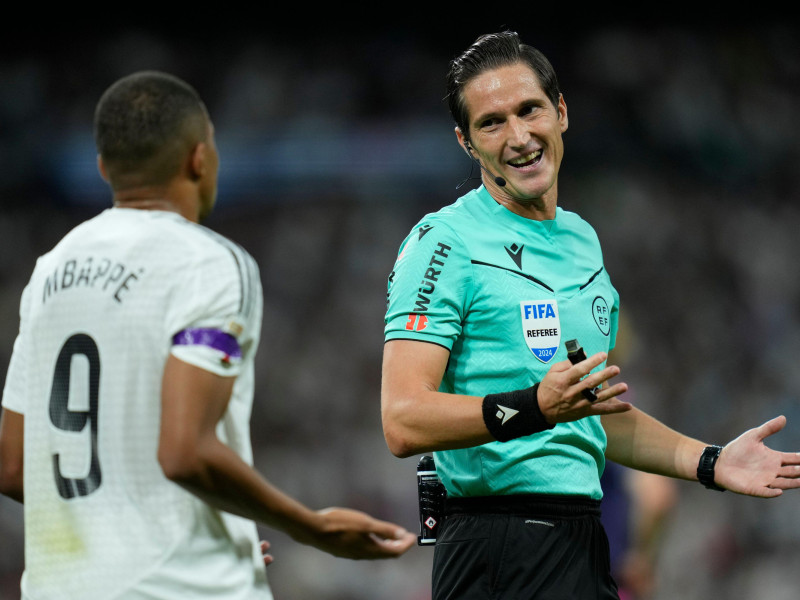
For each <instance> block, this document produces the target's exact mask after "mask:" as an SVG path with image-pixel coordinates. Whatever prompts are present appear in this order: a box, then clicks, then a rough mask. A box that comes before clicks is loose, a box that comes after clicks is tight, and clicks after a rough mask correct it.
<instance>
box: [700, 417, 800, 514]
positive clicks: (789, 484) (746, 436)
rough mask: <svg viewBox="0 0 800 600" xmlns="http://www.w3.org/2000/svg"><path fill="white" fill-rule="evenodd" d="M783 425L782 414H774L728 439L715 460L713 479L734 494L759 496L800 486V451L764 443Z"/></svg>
mask: <svg viewBox="0 0 800 600" xmlns="http://www.w3.org/2000/svg"><path fill="white" fill-rule="evenodd" d="M785 426H786V417H784V416H780V417H775V418H774V419H771V420H769V421H767V422H766V423H764V424H763V425H761V426H760V427H755V428H753V429H750V430H748V431H745V432H744V433H743V434H742V435H740V436H739V437H737V438H736V439H735V440H733V441H732V442H730V443H729V444H728V445H727V446H725V447H724V448H723V449H722V453H721V454H720V456H719V459H718V460H717V464H716V467H715V469H714V482H715V483H716V484H717V485H718V486H720V487H723V488H725V489H728V490H731V491H732V492H736V493H737V494H745V495H747V496H759V497H761V498H774V497H776V496H780V495H781V494H782V493H783V490H790V489H794V488H800V453H797V452H778V451H776V450H772V449H771V448H768V447H767V446H766V445H765V444H764V440H765V439H766V438H767V437H769V436H771V435H773V434H775V433H778V432H779V431H780V430H781V429H783V428H784V427H785Z"/></svg>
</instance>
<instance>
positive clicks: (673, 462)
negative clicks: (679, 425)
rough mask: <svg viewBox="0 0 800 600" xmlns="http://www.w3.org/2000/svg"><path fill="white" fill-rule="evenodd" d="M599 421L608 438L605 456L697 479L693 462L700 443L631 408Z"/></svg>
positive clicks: (635, 467)
mask: <svg viewBox="0 0 800 600" xmlns="http://www.w3.org/2000/svg"><path fill="white" fill-rule="evenodd" d="M602 423H603V428H604V429H605V432H606V436H607V437H608V444H607V447H606V458H607V459H609V460H612V461H614V462H616V463H619V464H621V465H624V466H626V467H630V468H632V469H637V470H640V471H647V472H648V473H656V474H658V475H665V476H668V477H676V478H679V479H686V480H691V481H696V480H697V464H698V461H699V459H700V454H701V453H702V451H703V448H705V446H706V444H704V443H703V442H701V441H698V440H695V439H692V438H690V437H687V436H685V435H683V434H681V433H678V432H677V431H675V430H674V429H671V428H670V427H667V426H666V425H664V424H663V423H661V422H660V421H658V420H657V419H654V418H653V417H651V416H650V415H648V414H646V413H644V412H642V411H641V410H639V409H635V408H634V409H632V410H630V411H628V412H625V413H619V414H614V415H605V416H603V417H602Z"/></svg>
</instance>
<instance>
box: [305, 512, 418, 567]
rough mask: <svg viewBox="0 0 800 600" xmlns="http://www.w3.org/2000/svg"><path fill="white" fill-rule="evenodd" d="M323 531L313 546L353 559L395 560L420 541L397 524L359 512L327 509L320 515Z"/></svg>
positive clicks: (314, 537)
mask: <svg viewBox="0 0 800 600" xmlns="http://www.w3.org/2000/svg"><path fill="white" fill-rule="evenodd" d="M317 515H318V516H319V517H321V527H320V528H319V530H318V531H316V532H315V534H314V536H313V538H312V539H311V540H304V541H306V542H307V543H309V544H310V545H312V546H314V547H316V548H319V549H320V550H323V551H324V552H328V553H329V554H333V555H334V556H339V557H341V558H351V559H355V560H358V559H378V558H396V557H398V556H400V555H401V554H403V553H405V552H406V550H408V549H409V548H410V547H411V546H412V544H414V543H415V542H416V541H417V538H416V536H415V535H414V534H413V533H411V532H409V531H406V530H405V529H404V528H402V527H400V526H399V525H395V524H394V523H389V522H386V521H380V520H378V519H375V518H373V517H371V516H369V515H368V514H366V513H363V512H361V511H358V510H352V509H349V508H326V509H324V510H320V511H317Z"/></svg>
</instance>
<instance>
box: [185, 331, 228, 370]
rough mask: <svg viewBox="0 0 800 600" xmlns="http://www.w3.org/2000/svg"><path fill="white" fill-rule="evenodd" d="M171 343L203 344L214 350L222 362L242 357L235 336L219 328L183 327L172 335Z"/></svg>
mask: <svg viewBox="0 0 800 600" xmlns="http://www.w3.org/2000/svg"><path fill="white" fill-rule="evenodd" d="M172 343H173V344H174V345H175V346H203V347H205V348H210V349H211V350H216V351H217V352H218V353H220V355H221V360H222V362H228V363H229V362H232V361H235V362H238V361H240V360H241V359H242V349H241V348H240V347H239V342H238V341H237V340H236V338H235V337H233V336H232V335H231V334H229V333H226V332H224V331H220V330H219V329H199V328H191V329H184V330H183V331H180V332H178V333H176V334H175V335H174V336H173V338H172Z"/></svg>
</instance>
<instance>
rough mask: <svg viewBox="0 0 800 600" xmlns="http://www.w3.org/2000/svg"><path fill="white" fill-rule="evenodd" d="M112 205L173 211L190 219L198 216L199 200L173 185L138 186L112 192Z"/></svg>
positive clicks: (196, 218) (195, 220)
mask: <svg viewBox="0 0 800 600" xmlns="http://www.w3.org/2000/svg"><path fill="white" fill-rule="evenodd" d="M113 201H114V206H115V207H118V208H135V209H138V210H164V211H169V212H175V213H178V214H179V215H182V216H183V217H185V218H186V219H188V220H190V221H194V222H197V221H198V218H199V208H198V207H199V202H198V200H197V199H195V198H193V196H192V195H191V194H187V193H186V190H182V189H180V188H176V187H175V186H152V187H138V188H131V189H126V190H116V191H115V192H114V198H113Z"/></svg>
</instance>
